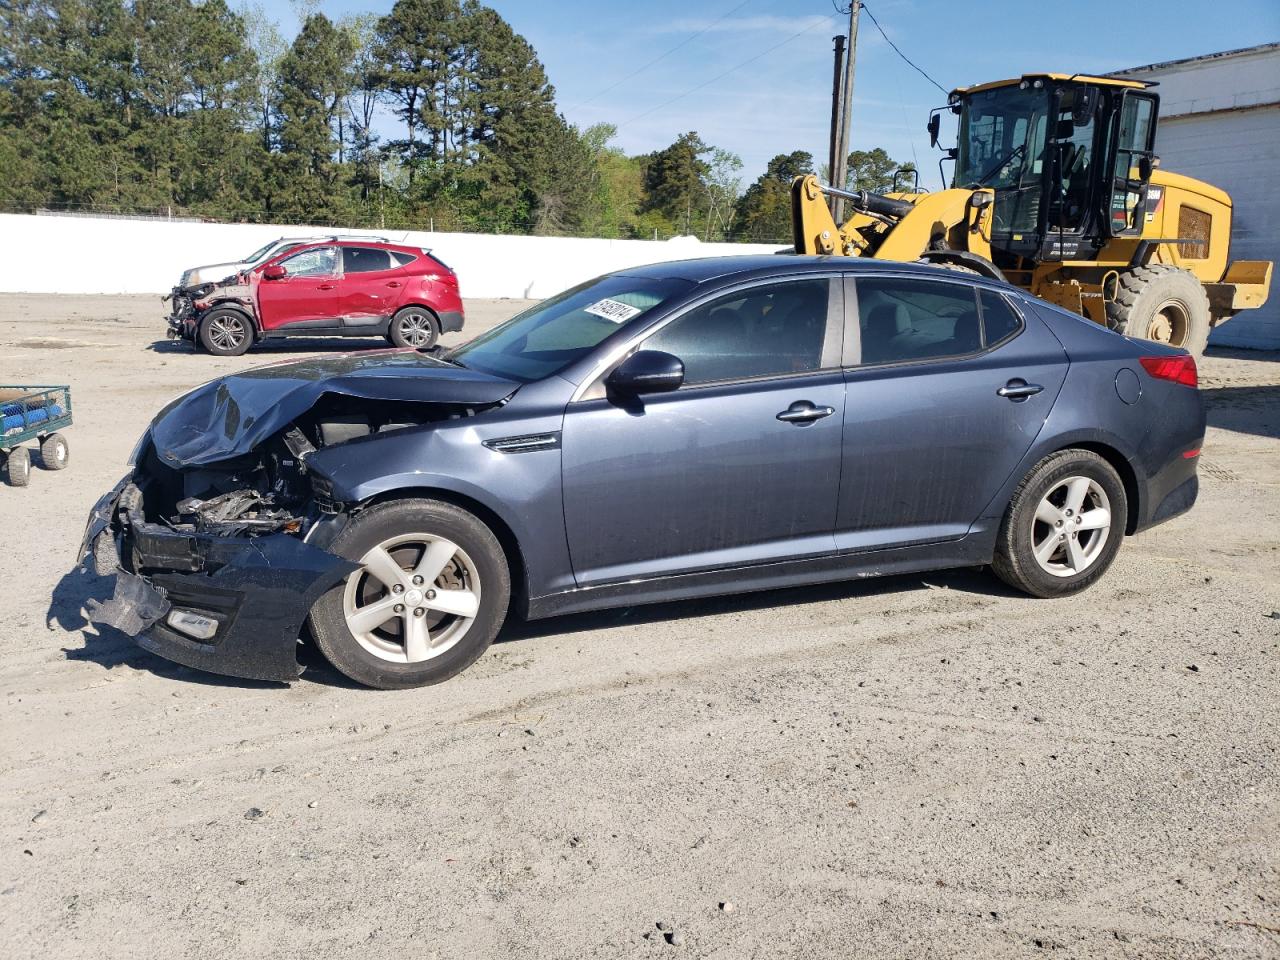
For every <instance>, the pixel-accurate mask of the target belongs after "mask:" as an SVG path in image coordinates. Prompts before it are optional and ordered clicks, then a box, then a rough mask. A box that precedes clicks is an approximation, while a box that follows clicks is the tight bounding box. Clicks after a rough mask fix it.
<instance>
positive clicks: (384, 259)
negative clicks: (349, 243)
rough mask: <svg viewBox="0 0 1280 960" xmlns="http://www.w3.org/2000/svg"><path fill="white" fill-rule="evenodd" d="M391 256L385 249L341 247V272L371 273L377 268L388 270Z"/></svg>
mask: <svg viewBox="0 0 1280 960" xmlns="http://www.w3.org/2000/svg"><path fill="white" fill-rule="evenodd" d="M390 269H391V256H390V254H388V253H387V251H385V250H378V249H375V248H374V247H343V248H342V272H343V273H373V272H375V271H377V270H390Z"/></svg>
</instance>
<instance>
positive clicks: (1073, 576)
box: [992, 450, 1129, 597]
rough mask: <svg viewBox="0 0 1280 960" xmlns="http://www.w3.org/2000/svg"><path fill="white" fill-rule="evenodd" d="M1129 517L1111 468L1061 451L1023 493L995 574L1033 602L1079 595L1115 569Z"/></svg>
mask: <svg viewBox="0 0 1280 960" xmlns="http://www.w3.org/2000/svg"><path fill="white" fill-rule="evenodd" d="M1128 516H1129V505H1128V501H1127V499H1126V497H1125V492H1124V484H1123V483H1122V482H1121V480H1120V477H1119V475H1118V474H1117V473H1116V471H1115V468H1114V467H1112V466H1111V464H1109V463H1107V461H1106V460H1104V459H1103V458H1102V457H1100V456H1098V455H1097V454H1096V453H1093V452H1092V451H1090V450H1060V451H1059V452H1057V453H1054V454H1051V455H1050V456H1048V457H1045V458H1044V459H1043V460H1041V461H1040V463H1038V464H1037V465H1036V467H1035V469H1034V470H1032V471H1031V473H1030V474H1028V475H1027V478H1026V479H1025V480H1023V481H1022V483H1021V484H1019V485H1018V489H1017V490H1016V491H1015V492H1014V494H1013V499H1012V500H1011V501H1009V507H1008V509H1007V510H1006V511H1005V514H1004V520H1003V521H1002V522H1001V524H1000V535H999V538H998V539H997V541H996V553H995V559H994V560H993V561H992V567H993V569H994V570H995V572H996V575H997V576H999V577H1000V579H1001V580H1003V581H1004V582H1005V583H1007V584H1009V585H1010V586H1011V587H1015V588H1017V589H1018V590H1022V591H1024V592H1025V593H1029V594H1031V595H1032V596H1034V597H1059V596H1065V595H1067V594H1071V593H1078V592H1080V591H1081V590H1084V589H1085V588H1086V587H1090V586H1092V585H1093V584H1094V583H1096V582H1097V581H1098V580H1099V579H1101V577H1102V575H1103V574H1104V573H1106V572H1107V568H1108V567H1109V566H1111V561H1113V560H1114V559H1115V557H1116V553H1117V552H1118V551H1119V550H1120V541H1121V540H1123V539H1124V531H1125V525H1126V523H1127V522H1128Z"/></svg>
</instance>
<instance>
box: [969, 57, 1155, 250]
mask: <svg viewBox="0 0 1280 960" xmlns="http://www.w3.org/2000/svg"><path fill="white" fill-rule="evenodd" d="M1145 87H1146V85H1145V84H1141V83H1138V82H1135V81H1128V80H1113V79H1109V78H1095V77H1087V78H1086V77H1078V76H1076V77H1067V76H1062V75H1056V74H1043V75H1035V76H1030V75H1029V76H1024V77H1022V78H1020V79H1018V80H1008V81H1001V82H999V83H993V84H984V85H982V86H979V87H972V88H969V89H964V90H957V91H955V92H954V93H952V95H951V98H950V107H951V109H952V111H954V112H956V113H958V114H959V118H960V123H959V138H958V144H957V149H956V166H955V174H954V178H953V184H952V185H953V186H955V187H961V188H968V189H973V188H977V187H987V188H993V189H994V191H995V203H994V205H993V214H992V217H993V219H992V227H991V247H992V252H993V257H994V258H995V259H996V262H997V265H998V266H1001V267H1005V268H1016V267H1018V266H1019V265H1020V262H1021V261H1022V260H1023V259H1027V260H1033V261H1037V262H1043V261H1060V260H1092V259H1094V258H1095V257H1096V256H1097V254H1098V251H1099V250H1101V249H1102V247H1103V246H1105V245H1106V243H1107V242H1108V241H1109V240H1110V239H1111V238H1113V237H1117V236H1137V235H1138V234H1140V233H1141V232H1142V226H1143V222H1144V220H1143V213H1144V209H1145V202H1146V186H1147V182H1148V181H1149V180H1150V177H1151V168H1152V165H1153V163H1154V157H1153V155H1152V147H1153V145H1154V139H1155V119H1156V110H1157V105H1158V98H1157V97H1156V95H1155V94H1154V93H1149V92H1147V91H1146V89H1145Z"/></svg>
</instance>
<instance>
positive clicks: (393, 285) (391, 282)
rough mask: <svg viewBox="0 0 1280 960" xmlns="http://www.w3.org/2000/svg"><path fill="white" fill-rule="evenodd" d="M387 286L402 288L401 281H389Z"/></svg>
mask: <svg viewBox="0 0 1280 960" xmlns="http://www.w3.org/2000/svg"><path fill="white" fill-rule="evenodd" d="M387 286H388V287H398V286H400V281H399V280H388V281H387Z"/></svg>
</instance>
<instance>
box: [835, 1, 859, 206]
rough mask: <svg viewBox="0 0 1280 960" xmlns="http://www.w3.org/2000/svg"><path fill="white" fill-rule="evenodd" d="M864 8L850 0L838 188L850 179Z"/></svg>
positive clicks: (845, 185)
mask: <svg viewBox="0 0 1280 960" xmlns="http://www.w3.org/2000/svg"><path fill="white" fill-rule="evenodd" d="M861 9H862V4H861V3H860V2H859V0H850V2H849V51H848V58H847V60H846V62H845V68H844V92H843V94H842V96H841V98H840V99H841V107H840V152H839V153H838V154H837V156H836V165H835V167H833V168H832V170H831V185H832V186H833V187H835V188H836V189H838V190H844V189H846V187H847V184H846V182H845V181H847V180H848V179H849V129H850V127H852V126H853V124H852V122H851V121H852V117H853V68H854V64H855V62H856V60H857V57H858V12H859V11H860V10H861ZM835 220H836V223H842V222H843V221H844V200H842V199H841V198H839V197H837V198H836V205H835Z"/></svg>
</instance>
